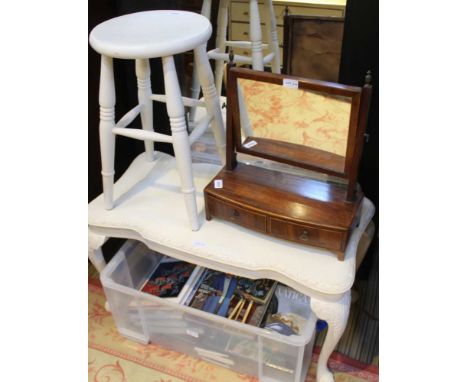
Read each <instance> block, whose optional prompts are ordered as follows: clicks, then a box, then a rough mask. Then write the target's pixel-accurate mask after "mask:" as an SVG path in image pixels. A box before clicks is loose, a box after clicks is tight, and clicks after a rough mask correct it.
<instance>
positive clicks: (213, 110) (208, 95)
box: [89, 11, 225, 231]
mask: <svg viewBox="0 0 468 382" xmlns="http://www.w3.org/2000/svg"><path fill="white" fill-rule="evenodd" d="M211 32H212V27H211V24H210V22H209V20H207V19H206V18H205V17H203V16H201V15H198V14H196V13H191V12H183V11H149V12H139V13H133V14H129V15H125V16H121V17H117V18H114V19H111V20H108V21H105V22H103V23H102V24H99V25H98V26H96V27H95V28H94V29H93V30H92V31H91V34H90V38H89V41H90V44H91V46H92V47H93V48H94V49H95V50H96V51H97V52H98V53H100V54H101V79H100V86H99V104H100V124H99V133H100V145H101V160H102V179H103V190H104V199H105V208H106V209H108V210H110V209H112V208H113V207H114V199H113V187H114V155H115V136H116V135H123V136H126V137H129V138H134V139H138V140H142V141H144V142H145V153H146V154H145V158H146V160H147V161H148V162H152V161H153V160H154V150H153V142H168V143H172V144H173V146H174V153H175V158H176V162H177V168H178V172H179V176H180V180H181V191H182V193H183V194H184V198H185V206H186V210H187V214H188V217H189V221H190V226H191V228H192V230H194V231H196V230H198V229H199V227H200V223H199V218H198V210H197V204H196V199H195V186H194V181H193V173H192V162H191V154H190V146H191V144H192V143H194V142H195V141H196V140H197V139H198V138H199V137H200V136H201V135H202V134H203V133H204V132H205V130H206V128H207V127H208V126H209V125H210V123H211V128H212V130H213V134H214V137H215V141H216V145H217V148H218V151H219V154H220V156H221V158H225V133H224V128H223V121H222V116H221V108H220V103H219V96H218V93H217V92H216V88H215V84H214V80H213V73H212V72H211V68H210V65H209V61H208V56H207V53H206V42H207V41H208V39H209V37H210V35H211ZM192 49H193V50H194V54H195V63H196V67H197V76H198V78H199V81H200V83H201V87H202V90H203V95H204V101H199V100H198V99H190V98H185V97H182V95H181V92H180V87H179V82H178V79H177V73H176V69H175V66H174V58H173V55H175V54H179V53H183V52H186V51H188V50H192ZM156 57H161V58H162V64H163V71H164V85H165V93H166V94H165V95H164V94H152V91H151V80H150V64H149V59H150V58H156ZM113 58H121V59H135V60H136V75H137V82H138V101H139V104H138V105H137V106H136V107H134V108H133V109H132V110H130V111H129V112H128V113H127V114H126V115H124V116H123V117H122V119H121V120H120V121H119V122H117V124H116V123H115V119H114V106H115V86H114V72H113ZM197 98H198V97H197ZM152 101H159V102H165V103H166V107H167V112H168V114H169V120H170V125H171V132H172V136H169V135H165V134H160V133H156V132H154V130H153V105H152ZM184 106H188V107H193V106H205V107H206V109H207V114H206V117H205V118H203V119H202V120H200V122H199V123H198V124H197V126H196V127H195V128H194V129H193V130H192V132H191V134H190V136H189V135H188V133H187V126H186V121H185V111H184ZM138 115H140V116H141V123H142V126H143V130H140V129H130V128H126V126H128V125H129V124H130V123H131V122H132V121H133V120H134V119H135V118H136V117H137V116H138ZM157 197H158V196H157V195H155V198H157Z"/></svg>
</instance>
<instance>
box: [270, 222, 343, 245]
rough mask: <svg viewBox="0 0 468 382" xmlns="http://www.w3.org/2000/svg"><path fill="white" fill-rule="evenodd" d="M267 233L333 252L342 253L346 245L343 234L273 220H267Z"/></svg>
mask: <svg viewBox="0 0 468 382" xmlns="http://www.w3.org/2000/svg"><path fill="white" fill-rule="evenodd" d="M268 233H270V234H272V235H273V236H276V237H279V238H282V239H286V240H291V241H295V242H298V243H301V244H308V245H314V246H318V247H326V248H328V249H331V250H335V251H343V250H344V249H345V244H346V243H345V242H346V233H345V232H340V231H331V230H326V229H322V228H321V229H316V228H312V227H308V226H304V225H300V224H294V223H290V222H287V221H284V220H279V219H274V218H270V219H269V224H268Z"/></svg>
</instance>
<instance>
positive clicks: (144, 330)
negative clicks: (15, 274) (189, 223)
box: [101, 240, 316, 382]
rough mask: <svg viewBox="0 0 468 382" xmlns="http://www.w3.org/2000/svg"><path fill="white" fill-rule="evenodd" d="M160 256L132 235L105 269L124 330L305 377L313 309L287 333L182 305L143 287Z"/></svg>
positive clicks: (240, 366) (253, 369)
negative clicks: (295, 330)
mask: <svg viewBox="0 0 468 382" xmlns="http://www.w3.org/2000/svg"><path fill="white" fill-rule="evenodd" d="M162 257H163V255H161V254H158V253H156V252H153V251H151V250H149V249H148V248H147V247H146V246H145V245H144V244H142V243H139V242H137V241H133V240H128V241H127V242H126V243H125V244H124V246H123V247H122V248H121V249H120V250H119V251H118V253H117V254H116V255H115V256H114V257H113V259H112V260H111V261H110V262H109V264H107V266H106V267H105V269H104V270H103V271H102V272H101V282H102V285H103V287H104V291H105V294H106V297H107V301H108V304H109V307H110V310H111V311H112V314H113V317H114V320H115V323H116V325H117V328H118V330H119V332H120V333H121V334H122V335H123V336H125V337H127V338H130V339H132V340H135V341H138V342H142V343H150V342H153V343H157V344H160V345H162V346H164V347H167V348H169V349H172V350H175V351H178V352H181V353H185V354H189V355H191V356H193V357H196V358H201V359H204V360H206V361H208V362H211V363H214V364H217V365H220V366H223V367H226V368H230V369H233V370H235V371H236V372H239V373H244V374H247V375H251V376H255V377H257V378H258V379H259V380H260V381H271V382H272V381H277V382H302V381H304V380H305V377H306V375H307V370H308V368H309V364H310V361H311V358H312V347H313V343H314V336H315V324H316V318H315V316H314V314H313V313H312V311H311V310H310V313H309V316H308V317H307V323H306V325H305V328H304V329H303V330H302V332H301V333H300V334H299V335H291V336H286V335H282V334H279V333H277V332H274V331H271V330H267V329H263V328H258V327H255V326H252V325H248V324H244V323H241V322H237V321H234V320H229V319H227V318H224V317H221V316H217V315H214V314H210V313H207V312H204V311H202V310H198V309H194V308H191V307H189V306H185V305H182V304H183V298H181V299H177V300H174V299H165V298H159V297H156V296H153V295H150V294H148V293H144V292H141V291H140V289H141V288H142V286H143V285H144V284H145V283H146V281H147V280H148V278H149V277H151V275H152V274H153V272H154V270H155V269H156V267H157V266H158V263H159V261H160V260H161V259H162ZM195 271H196V272H199V271H200V269H199V268H196V270H195ZM191 279H193V278H192V277H191ZM189 282H193V281H190V280H189ZM189 288H190V286H188V288H184V289H189ZM181 293H186V291H185V292H184V291H182V292H181Z"/></svg>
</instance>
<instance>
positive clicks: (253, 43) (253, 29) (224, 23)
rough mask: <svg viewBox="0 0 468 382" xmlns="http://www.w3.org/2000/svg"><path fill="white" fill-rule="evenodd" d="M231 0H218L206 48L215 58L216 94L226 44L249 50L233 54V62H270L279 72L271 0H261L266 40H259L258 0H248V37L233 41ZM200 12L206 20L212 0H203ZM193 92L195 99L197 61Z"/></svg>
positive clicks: (225, 58)
mask: <svg viewBox="0 0 468 382" xmlns="http://www.w3.org/2000/svg"><path fill="white" fill-rule="evenodd" d="M230 1H231V0H220V2H219V10H218V18H217V29H216V47H215V49H213V50H211V51H209V52H208V57H209V58H210V59H214V60H215V61H216V64H215V83H216V90H217V91H218V94H219V95H221V88H222V83H223V73H224V70H223V67H224V64H225V63H226V62H228V61H229V53H228V52H226V50H227V49H228V48H241V49H249V50H251V52H252V53H251V55H250V57H249V56H244V55H238V54H235V55H234V62H235V63H236V64H240V65H245V64H251V65H252V69H254V70H261V71H263V70H264V66H265V65H267V64H270V63H271V70H272V72H273V73H280V72H281V65H280V62H281V58H280V50H279V43H278V32H277V30H276V18H275V11H274V8H273V2H272V0H264V3H263V7H264V9H265V14H266V16H267V20H266V21H265V24H266V27H267V39H268V40H267V42H268V44H264V43H263V40H262V28H261V20H260V12H259V7H258V0H249V6H250V8H249V12H248V15H246V16H248V17H249V28H250V29H249V36H248V37H249V39H248V40H247V41H232V40H227V28H228V18H229V11H228V9H229V3H230ZM201 14H202V15H203V16H205V17H206V18H207V19H208V20H209V19H210V15H211V0H203V6H202V10H201ZM265 48H268V51H269V53H268V54H267V55H266V56H264V55H263V49H265ZM191 90H192V94H191V97H192V98H193V99H198V97H199V95H200V84H199V79H198V77H197V68H196V63H195V65H194V70H193V75H192V88H191ZM195 109H196V108H195V107H192V108H191V110H190V116H189V121H190V123H193V122H194V121H195Z"/></svg>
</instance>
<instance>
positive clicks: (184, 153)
mask: <svg viewBox="0 0 468 382" xmlns="http://www.w3.org/2000/svg"><path fill="white" fill-rule="evenodd" d="M162 63H163V71H164V88H165V90H166V97H167V102H166V107H167V113H168V115H169V121H170V124H171V131H172V139H173V146H174V154H175V159H176V163H177V168H178V170H179V175H180V180H181V191H182V193H183V194H184V199H185V207H186V209H187V214H188V217H189V221H190V225H191V227H192V230H193V231H196V230H198V228H200V226H199V222H198V210H197V202H196V199H195V185H194V183H193V174H192V159H191V154H190V143H189V138H188V134H187V125H186V123H185V112H184V104H183V103H182V95H181V93H180V87H179V81H178V79H177V72H176V69H175V65H174V58H173V57H172V56H168V57H163V58H162Z"/></svg>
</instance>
